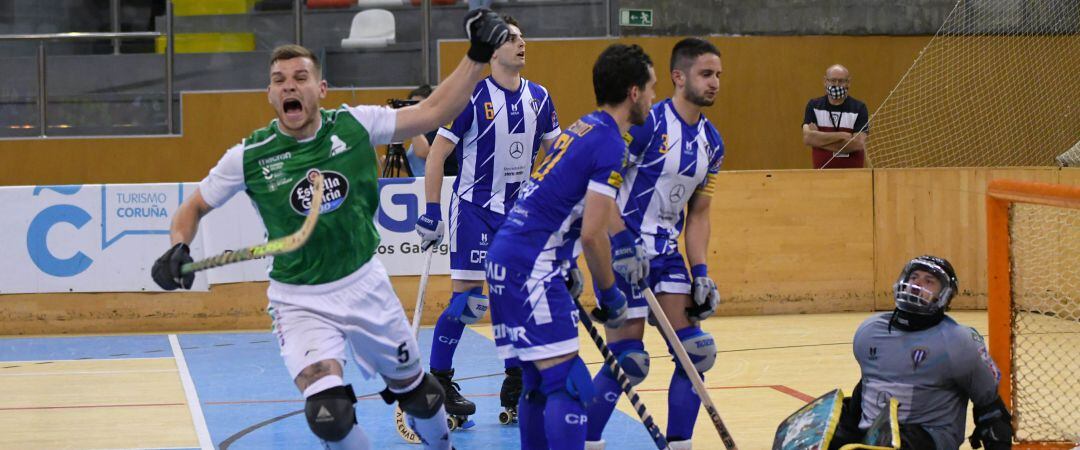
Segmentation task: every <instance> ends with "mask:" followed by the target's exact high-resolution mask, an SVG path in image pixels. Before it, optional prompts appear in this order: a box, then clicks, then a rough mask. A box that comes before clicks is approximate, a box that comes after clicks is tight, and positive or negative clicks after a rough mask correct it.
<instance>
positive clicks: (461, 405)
mask: <svg viewBox="0 0 1080 450" xmlns="http://www.w3.org/2000/svg"><path fill="white" fill-rule="evenodd" d="M431 374H432V375H434V376H435V378H436V379H438V380H439V384H441V385H442V387H443V390H444V391H446V404H445V405H444V406H443V407H444V408H445V409H446V426H447V427H449V428H450V431H453V430H456V429H459V428H461V429H468V428H472V427H473V426H474V425H476V423H475V422H473V421H472V420H470V419H469V416H471V415H473V414H476V404H475V403H473V402H470V401H469V400H467V399H466V398H465V397H462V396H461V392H460V389H461V387H460V386H458V384H457V383H455V382H454V369H450V370H445V371H444V370H434V369H432V370H431Z"/></svg>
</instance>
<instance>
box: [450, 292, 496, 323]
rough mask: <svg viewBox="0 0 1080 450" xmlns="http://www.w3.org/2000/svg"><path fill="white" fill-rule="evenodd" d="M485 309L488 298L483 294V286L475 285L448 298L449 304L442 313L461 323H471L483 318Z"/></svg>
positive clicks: (485, 312) (486, 308)
mask: <svg viewBox="0 0 1080 450" xmlns="http://www.w3.org/2000/svg"><path fill="white" fill-rule="evenodd" d="M487 310H488V298H487V297H486V296H484V290H483V288H478V287H477V288H472V289H470V290H468V291H466V292H458V293H456V294H454V296H453V297H451V298H450V306H448V307H447V308H446V312H445V313H443V314H446V317H449V318H451V319H454V320H456V321H459V322H461V323H463V324H466V325H472V324H474V323H476V322H477V321H479V320H480V319H482V318H484V314H487Z"/></svg>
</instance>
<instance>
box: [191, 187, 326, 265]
mask: <svg viewBox="0 0 1080 450" xmlns="http://www.w3.org/2000/svg"><path fill="white" fill-rule="evenodd" d="M307 179H308V182H310V183H311V187H312V194H311V208H309V209H308V215H307V217H305V218H304V223H303V224H302V225H300V229H299V230H296V232H294V233H293V234H290V235H288V236H285V237H283V238H278V239H274V240H272V241H269V242H266V243H264V244H259V245H255V246H251V247H244V248H242V249H240V250H228V251H226V252H224V253H221V254H219V255H216V256H211V257H209V258H206V259H201V260H198V261H195V262H190V263H187V264H184V265H183V266H181V267H180V273H182V274H184V275H187V274H189V273H195V272H199V271H203V270H206V269H213V268H214V267H221V266H224V265H227V264H233V263H238V262H243V261H250V260H253V259H259V258H265V257H267V256H274V255H281V254H285V253H290V252H294V251H297V250H299V249H300V247H303V246H304V243H306V242H307V240H308V238H309V237H311V232H312V231H315V224H316V222H318V221H319V209H321V208H322V202H323V176H322V174H321V173H319V171H318V170H315V169H312V170H310V171H309V172H308V174H307Z"/></svg>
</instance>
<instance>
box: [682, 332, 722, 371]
mask: <svg viewBox="0 0 1080 450" xmlns="http://www.w3.org/2000/svg"><path fill="white" fill-rule="evenodd" d="M678 334H679V341H680V342H682V345H683V348H685V349H686V354H687V355H689V356H690V361H692V362H693V363H694V368H696V369H697V371H698V373H705V372H706V371H708V370H709V369H711V368H712V366H713V364H715V363H716V340H715V339H713V336H712V335H711V334H709V333H706V332H704V331H702V330H701V328H698V327H690V328H684V329H682V330H679V333H678ZM674 354H675V352H674V351H672V355H674ZM675 368H676V369H679V370H681V369H682V364H680V363H679V358H675Z"/></svg>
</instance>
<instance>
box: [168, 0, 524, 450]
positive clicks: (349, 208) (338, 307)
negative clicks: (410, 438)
mask: <svg viewBox="0 0 1080 450" xmlns="http://www.w3.org/2000/svg"><path fill="white" fill-rule="evenodd" d="M465 30H466V34H467V35H468V36H469V39H470V41H471V46H470V48H469V52H468V57H467V58H463V59H462V61H461V63H460V64H459V65H458V67H457V69H456V70H455V71H454V72H453V73H452V74H451V75H450V76H449V77H448V78H446V79H445V80H444V81H443V83H442V85H441V86H439V89H438V90H436V91H435V93H434V94H432V95H431V97H429V98H428V99H427V100H424V101H423V102H421V103H419V104H417V105H414V106H410V107H407V108H402V109H397V110H392V109H389V108H383V107H375V106H347V105H342V106H341V107H340V108H337V109H334V110H325V109H321V108H319V100H320V99H322V98H324V97H325V96H326V89H327V85H326V81H324V80H323V78H322V71H321V68H320V66H319V62H318V58H317V57H315V55H313V54H312V53H311V51H309V50H308V49H306V48H304V47H301V46H298V45H286V46H282V47H278V48H277V49H275V50H274V52H273V54H272V56H271V60H270V85H269V87H268V89H267V96H268V97H269V100H270V104H271V105H272V106H273V108H274V111H275V112H276V113H277V118H276V119H275V120H273V121H271V122H270V125H269V126H267V127H266V128H263V129H260V130H256V131H255V132H254V133H253V134H252V135H251V136H250V137H248V138H246V139H244V140H243V142H241V143H240V144H238V145H236V146H234V147H233V148H231V149H229V150H228V151H227V152H226V153H225V156H223V157H222V158H221V160H220V161H219V162H218V164H217V166H215V167H214V168H213V169H212V170H211V171H210V174H209V175H207V177H206V178H205V179H203V180H202V182H200V183H199V188H198V189H197V190H196V191H194V192H193V193H192V195H191V196H190V197H188V198H187V199H186V200H185V201H184V203H183V204H182V205H181V206H180V209H179V210H178V211H177V213H176V215H175V217H173V222H172V227H171V230H170V237H171V240H172V243H173V247H172V248H170V249H169V250H168V251H167V252H165V254H164V255H162V256H161V258H159V259H158V260H157V261H156V262H154V266H153V269H152V275H153V278H154V281H155V282H157V284H158V285H160V286H161V287H162V288H163V289H166V290H172V289H176V288H178V287H183V288H185V289H187V288H190V287H191V284H192V281H193V279H194V276H193V275H191V274H188V275H182V274H181V272H180V267H181V266H182V265H183V264H184V263H185V262H190V261H191V260H192V258H191V256H189V254H188V253H189V250H188V244H189V243H190V242H191V240H192V239H193V238H194V237H195V233H196V230H197V229H198V224H199V220H200V219H201V218H202V217H203V216H204V215H205V214H206V213H208V212H210V210H211V209H213V208H216V207H220V206H222V205H223V204H224V203H225V202H226V201H227V200H228V199H229V198H230V197H232V196H233V195H234V194H236V193H237V192H240V191H242V190H243V191H246V192H247V194H248V196H249V197H251V200H252V201H253V202H254V204H255V206H256V209H257V210H258V212H259V215H260V216H261V218H262V221H263V223H264V224H265V226H266V231H267V234H268V238H269V239H277V238H280V237H283V236H286V235H288V234H290V233H292V232H294V231H295V230H297V229H298V228H299V227H300V224H301V223H302V222H303V221H304V217H305V216H306V214H307V212H308V211H307V210H308V208H309V207H310V204H311V195H312V193H313V188H312V186H311V183H310V181H309V179H311V178H309V177H310V175H311V173H312V172H314V171H318V172H320V173H322V175H323V178H324V181H323V186H324V190H325V192H324V194H323V203H322V207H321V209H320V215H319V220H318V223H317V225H316V227H315V230H314V232H313V233H312V234H311V237H310V238H309V240H308V241H307V243H306V244H305V245H304V247H302V248H300V249H299V250H297V251H295V252H292V253H288V254H284V255H280V256H277V257H276V258H275V259H274V264H273V268H272V270H271V272H270V287H269V289H268V290H267V297H269V299H270V305H269V307H268V309H269V312H270V315H271V317H272V318H273V322H274V333H275V334H276V335H277V340H278V344H279V346H280V348H281V356H282V358H284V360H285V366H286V367H287V368H288V370H289V375H290V376H291V377H292V378H293V380H294V382H295V383H296V387H297V388H299V390H300V391H301V392H303V395H304V398H305V399H306V402H305V407H304V409H305V413H306V417H307V422H308V425H309V427H310V428H311V431H312V432H313V433H314V434H315V436H317V437H318V438H319V439H321V440H322V441H323V442H324V443H325V445H326V447H327V448H330V449H335V450H336V449H347V450H366V449H370V448H371V442H370V441H369V440H368V437H367V436H366V435H365V433H364V431H363V429H361V428H360V426H359V425H358V424H357V423H356V414H355V410H354V408H353V404H354V403H356V395H355V394H354V393H353V390H352V387H351V386H349V385H345V384H344V381H343V380H342V374H343V370H342V369H343V365H344V363H345V361H346V356H347V355H348V356H351V358H349V359H352V360H353V361H354V362H355V363H356V365H357V368H358V369H359V370H360V372H361V374H363V375H364V376H365V377H372V376H374V375H376V374H377V375H380V376H382V378H383V379H384V380H385V381H386V384H387V389H386V390H385V391H383V393H382V394H383V398H384V399H385V400H386V401H387V402H393V401H397V402H398V403H399V405H400V407H401V409H402V410H403V411H405V412H406V413H408V414H409V416H410V419H409V420H410V422H411V425H412V427H413V429H414V430H415V431H416V432H417V434H418V435H419V436H420V438H421V440H422V442H423V443H424V445H425V447H426V448H428V449H440V450H445V449H450V448H451V445H450V437H449V430H448V429H447V424H446V416H445V413H444V412H443V407H442V405H443V401H444V399H445V392H444V391H443V388H442V386H440V385H439V382H438V381H437V380H436V379H435V377H433V376H432V375H431V374H425V373H424V371H423V366H422V365H421V363H420V360H421V358H420V349H419V347H418V346H417V343H416V338H415V337H414V336H413V334H412V330H411V327H410V326H409V324H408V322H407V321H406V319H405V313H404V311H403V310H402V308H401V304H400V302H399V301H398V298H397V296H396V295H395V294H394V290H393V287H392V286H391V285H390V278H389V277H388V276H387V274H386V271H385V270H384V268H383V266H382V264H380V263H379V260H377V259H374V258H373V256H374V254H375V250H376V248H377V247H378V244H379V234H378V232H377V231H376V229H375V224H374V222H373V217H374V214H375V212H376V210H377V208H378V204H379V202H378V200H379V194H378V192H379V189H378V179H377V173H378V168H377V162H376V159H375V158H376V156H375V149H374V146H376V145H380V144H388V143H390V142H394V141H400V140H402V139H404V138H408V137H411V136H416V135H419V134H423V133H426V132H428V131H431V130H434V129H435V128H438V126H439V125H441V124H444V123H446V122H449V121H450V120H451V119H453V118H454V117H455V116H456V115H457V114H458V113H459V112H460V111H461V110H462V108H464V107H465V104H466V103H467V102H468V100H469V94H470V93H471V92H472V88H473V86H475V85H476V83H478V82H479V81H480V80H481V79H482V78H483V76H484V65H485V64H487V63H488V61H490V60H491V56H492V54H493V53H494V52H495V49H496V48H498V47H499V46H500V45H502V43H503V42H505V41H506V39H507V36H508V33H509V32H508V28H507V27H506V24H505V23H504V22H503V21H502V19H500V18H499V17H498V16H497V15H496V14H495V13H493V12H491V11H488V10H474V11H470V12H469V13H468V14H467V15H466V17H465ZM347 349H348V350H347Z"/></svg>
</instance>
